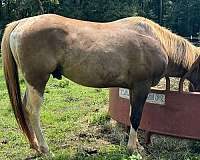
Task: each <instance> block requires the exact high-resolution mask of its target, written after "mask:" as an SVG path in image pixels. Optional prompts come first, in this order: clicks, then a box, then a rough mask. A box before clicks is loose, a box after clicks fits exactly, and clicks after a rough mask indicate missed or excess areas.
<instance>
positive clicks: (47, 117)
mask: <svg viewBox="0 0 200 160" xmlns="http://www.w3.org/2000/svg"><path fill="white" fill-rule="evenodd" d="M0 61H1V60H0ZM20 84H21V89H22V91H24V90H25V84H24V81H23V79H20ZM0 90H1V91H0V97H1V98H0V106H1V107H0V159H2V160H9V159H12V160H18V159H39V160H40V159H44V160H49V159H50V160H68V159H69V160H139V159H141V155H140V154H138V153H134V154H130V153H128V152H127V149H126V143H127V139H128V135H127V133H126V132H124V130H123V129H122V128H121V127H120V126H118V125H116V124H115V123H113V121H111V120H110V117H109V115H108V113H107V109H108V89H95V88H87V87H83V86H80V85H77V84H75V83H73V82H71V81H69V80H67V79H65V78H63V80H61V81H58V80H55V79H53V78H51V79H50V80H49V82H48V84H47V87H46V90H45V99H44V103H43V105H42V107H41V121H42V128H43V131H44V134H45V138H46V140H47V143H48V144H49V147H50V150H51V152H53V153H54V157H50V156H49V157H35V153H34V152H33V151H31V150H30V149H29V145H28V143H27V141H26V139H25V138H24V136H23V134H22V133H21V131H20V130H19V128H18V126H17V124H16V121H15V118H14V115H13V112H12V110H11V107H10V104H9V99H8V94H7V90H6V87H5V81H4V78H3V71H2V63H1V62H0ZM140 141H141V142H142V143H143V133H142V132H141V133H140ZM152 142H153V143H152V144H151V145H149V146H145V152H144V153H142V156H143V159H147V160H155V159H159V160H161V159H162V160H197V159H200V156H199V154H200V150H199V149H198V148H199V146H200V145H199V143H198V142H196V141H191V140H187V141H186V140H179V139H174V138H169V137H163V136H153V137H152Z"/></svg>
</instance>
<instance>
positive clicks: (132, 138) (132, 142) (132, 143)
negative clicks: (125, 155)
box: [127, 126, 138, 151]
mask: <svg viewBox="0 0 200 160" xmlns="http://www.w3.org/2000/svg"><path fill="white" fill-rule="evenodd" d="M137 143H138V138H137V132H136V131H135V129H134V128H133V127H132V126H131V129H130V133H129V139H128V145H127V147H128V149H130V150H131V151H134V150H136V149H137Z"/></svg>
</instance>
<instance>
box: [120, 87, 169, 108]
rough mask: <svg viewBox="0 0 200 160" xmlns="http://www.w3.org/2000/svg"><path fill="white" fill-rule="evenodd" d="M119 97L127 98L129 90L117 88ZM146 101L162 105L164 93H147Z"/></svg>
mask: <svg viewBox="0 0 200 160" xmlns="http://www.w3.org/2000/svg"><path fill="white" fill-rule="evenodd" d="M119 97H121V98H125V99H129V90H128V89H125V88H119ZM146 102H148V103H153V104H160V105H164V104H165V95H164V94H159V93H149V94H148V97H147V100H146Z"/></svg>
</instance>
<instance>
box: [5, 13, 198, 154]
mask: <svg viewBox="0 0 200 160" xmlns="http://www.w3.org/2000/svg"><path fill="white" fill-rule="evenodd" d="M2 53H3V64H4V73H5V78H6V82H7V88H8V92H9V96H10V100H11V104H12V107H13V110H14V113H15V116H16V119H17V122H18V123H19V125H20V127H21V129H22V130H23V132H24V133H25V135H26V136H27V138H28V139H29V142H30V145H31V147H32V148H34V149H35V150H37V151H38V152H40V153H48V151H49V149H48V146H47V144H46V142H45V140H44V138H43V135H42V131H41V127H40V119H39V112H40V106H41V103H42V98H43V94H44V89H45V85H46V83H47V81H48V79H49V77H50V75H53V77H55V78H58V79H61V78H62V75H63V76H65V77H67V78H69V79H71V80H72V81H74V82H76V83H79V84H81V85H84V86H89V87H100V88H107V87H124V88H128V89H130V93H131V94H130V95H131V98H130V99H131V100H130V102H131V106H132V111H131V116H130V119H131V124H132V127H131V130H130V135H129V141H128V148H129V149H131V150H134V149H136V148H137V145H138V144H139V143H138V141H137V134H136V133H137V132H136V131H137V129H138V126H139V124H140V119H141V115H142V111H143V105H144V103H145V100H146V98H147V95H148V93H149V91H150V87H151V86H154V85H156V84H157V83H158V82H159V80H160V79H161V78H162V77H164V76H175V77H183V78H187V79H188V80H190V81H191V83H193V85H194V87H195V89H196V90H199V89H200V85H199V84H200V83H199V82H200V76H199V75H200V74H199V58H198V57H199V52H198V48H196V47H195V46H193V45H192V44H191V43H189V42H188V41H187V40H185V39H183V38H181V37H179V36H177V35H175V34H173V33H171V32H170V31H168V30H167V29H165V28H163V27H160V26H159V25H157V24H155V23H154V22H152V21H150V20H147V19H145V18H141V17H136V18H134V17H133V18H125V19H122V20H118V21H114V22H110V23H93V22H85V21H80V20H74V19H69V18H65V17H61V16H58V15H53V14H47V15H41V16H36V17H31V18H26V19H22V20H19V21H16V22H13V23H11V24H9V25H8V26H7V28H6V29H5V32H4V36H3V39H2ZM18 68H19V69H20V70H21V72H22V74H23V76H24V78H25V81H26V86H27V88H26V92H25V96H24V99H23V101H22V100H21V95H20V86H19V80H18Z"/></svg>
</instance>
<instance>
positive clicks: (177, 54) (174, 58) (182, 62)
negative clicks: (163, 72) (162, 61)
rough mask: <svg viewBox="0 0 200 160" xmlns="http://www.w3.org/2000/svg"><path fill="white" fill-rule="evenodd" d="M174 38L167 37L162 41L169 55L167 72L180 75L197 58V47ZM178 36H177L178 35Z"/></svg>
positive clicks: (186, 70)
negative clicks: (167, 38)
mask: <svg viewBox="0 0 200 160" xmlns="http://www.w3.org/2000/svg"><path fill="white" fill-rule="evenodd" d="M175 38H176V39H175V40H174V39H173V37H171V38H169V41H168V42H163V45H164V48H165V50H166V53H167V55H168V57H169V65H168V71H167V72H168V74H170V76H174V77H182V76H184V74H185V73H187V72H188V71H189V70H190V68H191V67H192V65H193V63H194V62H195V61H196V59H197V58H198V56H199V55H198V54H199V52H198V49H197V47H195V46H193V45H192V44H190V43H189V42H187V41H184V40H181V39H180V40H177V37H175ZM178 38H179V37H178Z"/></svg>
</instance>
